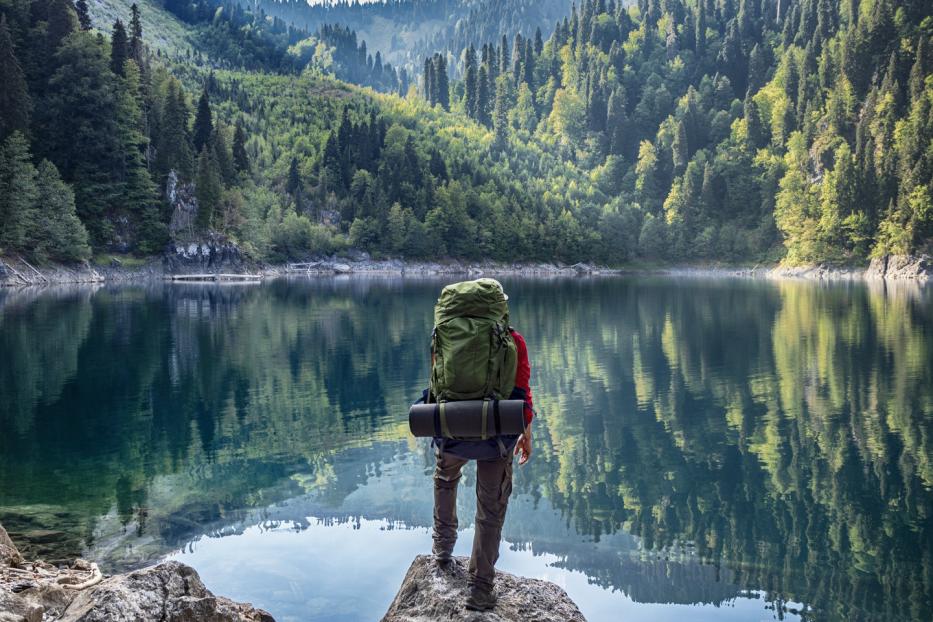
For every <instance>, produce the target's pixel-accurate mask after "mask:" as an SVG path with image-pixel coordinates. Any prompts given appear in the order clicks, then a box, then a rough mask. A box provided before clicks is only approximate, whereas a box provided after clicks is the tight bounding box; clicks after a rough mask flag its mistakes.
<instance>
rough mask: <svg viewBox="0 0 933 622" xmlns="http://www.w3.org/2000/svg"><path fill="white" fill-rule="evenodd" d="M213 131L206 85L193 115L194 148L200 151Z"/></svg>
mask: <svg viewBox="0 0 933 622" xmlns="http://www.w3.org/2000/svg"><path fill="white" fill-rule="evenodd" d="M213 131H214V121H213V118H212V117H211V100H210V96H209V95H208V93H207V86H206V85H205V86H204V88H203V89H202V90H201V97H200V98H199V99H198V109H197V112H195V115H194V135H193V139H194V148H195V150H196V151H198V152H199V153H200V151H201V149H203V148H204V145H206V144H208V142H209V141H210V139H211V132H213Z"/></svg>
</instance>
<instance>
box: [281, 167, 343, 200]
mask: <svg viewBox="0 0 933 622" xmlns="http://www.w3.org/2000/svg"><path fill="white" fill-rule="evenodd" d="M341 177H342V175H341ZM285 192H287V193H288V194H289V195H291V197H292V198H293V199H294V200H295V203H296V204H298V205H301V197H302V194H303V192H304V184H303V183H302V181H301V173H300V172H299V171H298V158H294V157H293V158H292V160H291V162H289V163H288V179H287V180H286V182H285Z"/></svg>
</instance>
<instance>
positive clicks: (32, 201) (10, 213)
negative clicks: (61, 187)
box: [0, 131, 38, 252]
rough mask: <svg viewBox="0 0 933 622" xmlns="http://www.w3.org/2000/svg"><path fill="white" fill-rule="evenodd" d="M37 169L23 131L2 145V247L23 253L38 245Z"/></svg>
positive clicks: (11, 136) (0, 152) (0, 180)
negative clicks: (36, 229)
mask: <svg viewBox="0 0 933 622" xmlns="http://www.w3.org/2000/svg"><path fill="white" fill-rule="evenodd" d="M37 199H38V189H37V187H36V168H35V167H34V166H33V165H32V159H31V156H30V154H29V142H28V141H27V140H26V137H25V136H24V135H23V133H22V132H20V131H15V132H13V133H12V134H11V135H10V136H9V137H8V138H7V139H6V141H4V143H3V145H2V146H0V248H2V249H3V250H4V251H6V252H11V251H15V252H19V251H22V250H24V249H27V248H30V247H32V246H33V245H34V244H35V243H36V242H37V240H36V232H35V223H36V220H37V219H36V216H37V214H36V211H35V210H36V200H37Z"/></svg>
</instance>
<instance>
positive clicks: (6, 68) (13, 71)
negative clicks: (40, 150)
mask: <svg viewBox="0 0 933 622" xmlns="http://www.w3.org/2000/svg"><path fill="white" fill-rule="evenodd" d="M0 84H2V85H3V89H0V143H2V142H3V141H5V140H6V138H7V137H8V136H9V135H10V134H12V133H13V132H16V131H19V132H22V133H23V134H24V135H25V134H26V133H27V132H28V131H29V110H30V107H31V105H32V104H31V101H30V97H29V91H28V89H27V86H26V78H25V76H24V74H23V70H22V68H21V67H20V64H19V61H18V60H17V59H16V54H15V51H14V49H13V39H12V37H11V36H10V29H9V27H8V26H7V21H6V14H5V13H4V14H3V15H0Z"/></svg>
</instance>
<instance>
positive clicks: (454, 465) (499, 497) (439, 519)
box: [434, 452, 512, 590]
mask: <svg viewBox="0 0 933 622" xmlns="http://www.w3.org/2000/svg"><path fill="white" fill-rule="evenodd" d="M467 462H469V460H467V459H465V458H460V457H458V456H455V455H453V454H449V453H439V454H438V456H437V466H436V467H435V469H434V554H435V555H438V556H442V557H443V556H447V555H450V553H451V552H452V551H453V549H454V543H455V542H456V541H457V484H458V482H459V481H460V472H461V469H463V465H465V464H466V463H467ZM511 494H512V454H511V452H509V454H508V456H506V457H503V458H495V459H492V460H477V461H476V533H475V534H474V536H473V553H472V555H471V556H470V583H471V584H472V585H475V586H476V587H478V588H481V589H485V590H491V589H492V587H493V582H494V580H495V577H496V568H495V565H496V560H497V559H499V539H500V538H501V536H502V523H503V522H505V510H506V507H507V506H508V504H509V495H511Z"/></svg>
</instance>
